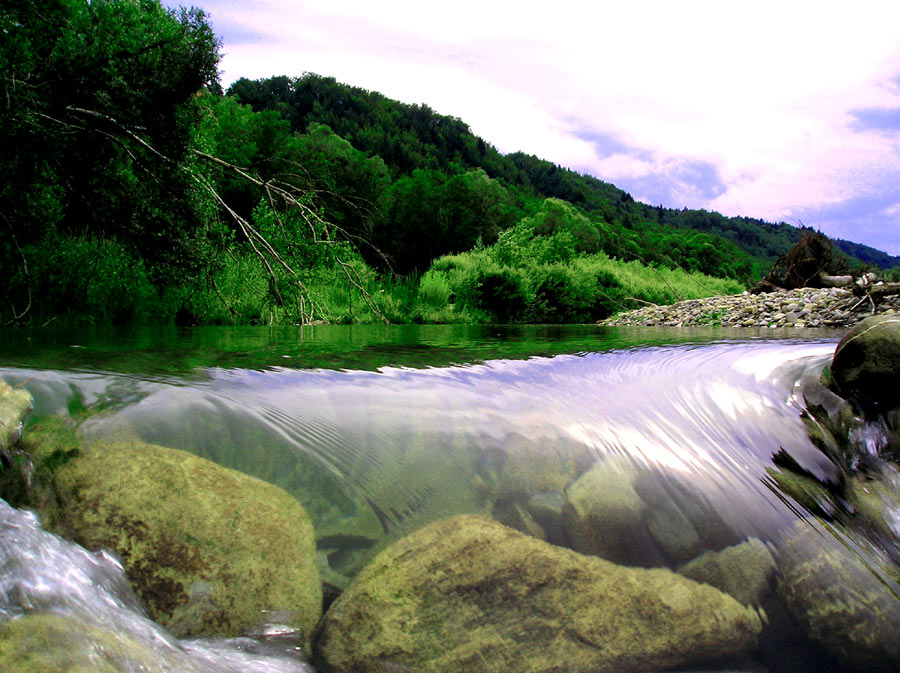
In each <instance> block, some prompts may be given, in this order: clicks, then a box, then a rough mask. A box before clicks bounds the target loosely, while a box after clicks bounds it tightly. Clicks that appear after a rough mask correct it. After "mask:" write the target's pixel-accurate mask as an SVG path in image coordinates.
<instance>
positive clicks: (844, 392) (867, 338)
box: [831, 315, 900, 407]
mask: <svg viewBox="0 0 900 673" xmlns="http://www.w3.org/2000/svg"><path fill="white" fill-rule="evenodd" d="M831 377H832V387H833V389H834V390H835V392H837V393H838V394H839V395H840V396H841V397H844V398H850V397H853V398H855V399H857V400H859V401H861V402H863V403H875V404H878V405H881V406H884V407H892V406H896V405H897V404H900V385H898V381H900V316H897V315H881V316H872V317H871V318H866V319H865V320H863V321H861V322H859V323H858V324H857V325H856V326H855V327H853V329H851V330H850V331H849V332H847V334H846V335H845V336H844V338H843V339H841V341H840V343H839V344H838V346H837V348H836V349H835V352H834V359H833V360H832V362H831Z"/></svg>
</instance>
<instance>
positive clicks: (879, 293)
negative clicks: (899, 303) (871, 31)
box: [856, 283, 900, 300]
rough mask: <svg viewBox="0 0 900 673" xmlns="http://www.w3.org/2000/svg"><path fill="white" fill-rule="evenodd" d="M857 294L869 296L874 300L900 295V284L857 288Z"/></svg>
mask: <svg viewBox="0 0 900 673" xmlns="http://www.w3.org/2000/svg"><path fill="white" fill-rule="evenodd" d="M856 294H859V295H862V294H868V295H869V296H870V297H872V299H873V300H875V299H881V298H882V297H888V296H891V295H895V294H900V283H884V284H883V285H867V286H865V287H860V288H857V290H856Z"/></svg>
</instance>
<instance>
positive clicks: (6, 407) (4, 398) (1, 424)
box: [0, 381, 31, 451]
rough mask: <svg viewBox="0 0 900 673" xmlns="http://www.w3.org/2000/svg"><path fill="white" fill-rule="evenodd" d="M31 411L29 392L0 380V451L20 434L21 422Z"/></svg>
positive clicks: (16, 439)
mask: <svg viewBox="0 0 900 673" xmlns="http://www.w3.org/2000/svg"><path fill="white" fill-rule="evenodd" d="M30 411H31V394H30V393H29V392H28V391H27V390H16V389H15V388H10V386H9V385H8V384H7V383H5V382H3V381H0V451H4V450H6V449H8V448H9V447H10V446H12V445H13V444H15V443H16V441H18V439H19V437H20V436H21V434H22V424H23V423H24V421H25V417H26V416H27V415H28V412H30Z"/></svg>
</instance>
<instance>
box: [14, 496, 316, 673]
mask: <svg viewBox="0 0 900 673" xmlns="http://www.w3.org/2000/svg"><path fill="white" fill-rule="evenodd" d="M16 620H23V622H22V623H23V625H25V628H26V630H31V631H33V632H34V633H35V634H36V635H37V636H38V637H41V636H43V637H47V638H48V640H49V642H53V640H56V646H57V647H58V648H59V649H60V650H63V651H62V652H60V653H59V656H60V661H62V660H64V658H65V652H64V650H65V648H67V647H71V648H74V649H75V650H78V651H79V653H80V654H82V656H83V657H84V660H91V659H92V658H97V659H98V660H99V661H104V660H106V661H109V662H110V663H111V664H113V665H115V666H116V667H118V669H117V670H124V671H128V672H129V673H130V672H132V671H133V672H134V673H143V672H146V671H148V670H149V671H160V672H161V671H177V673H309V671H311V670H312V669H311V668H309V667H308V666H307V665H306V664H304V663H303V662H301V661H300V660H299V659H297V658H296V657H290V656H287V655H276V654H274V653H270V652H265V653H254V650H265V649H266V645H264V644H261V643H258V642H256V641H254V640H251V639H249V638H243V639H241V638H235V639H228V640H218V641H214V640H209V641H201V640H193V641H184V640H178V639H176V638H174V637H172V636H171V635H170V634H168V633H166V632H165V631H164V630H163V629H162V628H160V627H159V626H158V625H156V624H154V623H153V622H152V621H150V620H149V619H148V618H147V617H146V615H145V614H144V611H143V609H142V608H141V606H140V604H139V602H138V599H137V597H136V596H135V595H134V592H133V591H132V590H131V589H130V588H129V586H128V581H127V579H126V577H125V573H124V571H123V570H122V566H121V565H120V563H119V562H118V560H117V559H116V558H115V557H114V556H113V555H112V554H110V553H109V552H106V551H102V550H101V551H98V552H89V551H86V550H85V549H83V548H81V547H79V546H78V545H76V544H73V543H71V542H66V541H65V540H63V539H61V538H59V537H57V536H56V535H53V534H51V533H48V532H46V531H44V530H42V529H41V527H40V523H39V522H38V520H37V517H36V516H35V515H34V514H33V513H32V512H28V511H25V510H17V509H14V508H12V507H10V506H9V505H8V504H7V503H6V502H4V501H3V500H0V625H2V624H3V622H9V621H16ZM42 630H46V633H47V634H50V635H49V636H47V635H46V634H43V633H42ZM51 637H52V639H50V638H51ZM270 649H274V648H271V647H270ZM73 656H74V655H73Z"/></svg>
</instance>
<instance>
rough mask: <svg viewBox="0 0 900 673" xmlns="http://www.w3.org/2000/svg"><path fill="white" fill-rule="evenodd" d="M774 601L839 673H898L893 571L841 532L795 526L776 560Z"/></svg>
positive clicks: (899, 618) (899, 602) (898, 618)
mask: <svg viewBox="0 0 900 673" xmlns="http://www.w3.org/2000/svg"><path fill="white" fill-rule="evenodd" d="M777 558H778V566H779V569H780V571H781V572H780V575H779V581H778V593H779V595H780V596H781V598H782V599H783V600H784V602H785V603H786V604H787V606H788V609H789V610H790V612H791V614H792V615H793V618H794V620H796V622H797V623H798V624H800V626H801V628H802V629H803V631H804V632H805V633H806V635H807V637H808V638H809V639H810V640H812V641H813V642H814V643H816V644H818V645H819V646H821V647H822V648H823V649H825V650H826V651H827V652H828V653H829V654H830V655H831V656H832V657H833V658H834V659H835V660H836V661H837V662H839V663H840V664H841V665H842V666H843V667H844V668H843V669H842V670H851V671H859V672H860V673H862V672H863V671H865V672H866V673H896V672H897V671H900V639H898V638H897V634H898V633H900V599H898V595H900V594H898V592H900V588H898V586H897V584H896V581H897V579H898V578H897V568H896V566H893V564H892V563H891V562H890V560H888V559H886V558H884V557H883V556H882V555H881V554H880V553H879V552H878V551H877V550H875V549H873V548H871V547H870V546H868V545H867V544H866V543H865V541H864V540H863V539H862V538H858V537H853V536H852V534H851V533H850V532H849V531H846V530H843V529H841V528H840V527H838V526H834V525H827V524H824V523H817V522H815V521H814V520H810V521H799V522H797V524H796V527H795V528H794V529H793V530H792V531H791V532H790V534H789V535H788V537H787V539H786V541H785V544H784V545H783V546H782V547H781V548H780V549H779V552H778V554H777Z"/></svg>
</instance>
